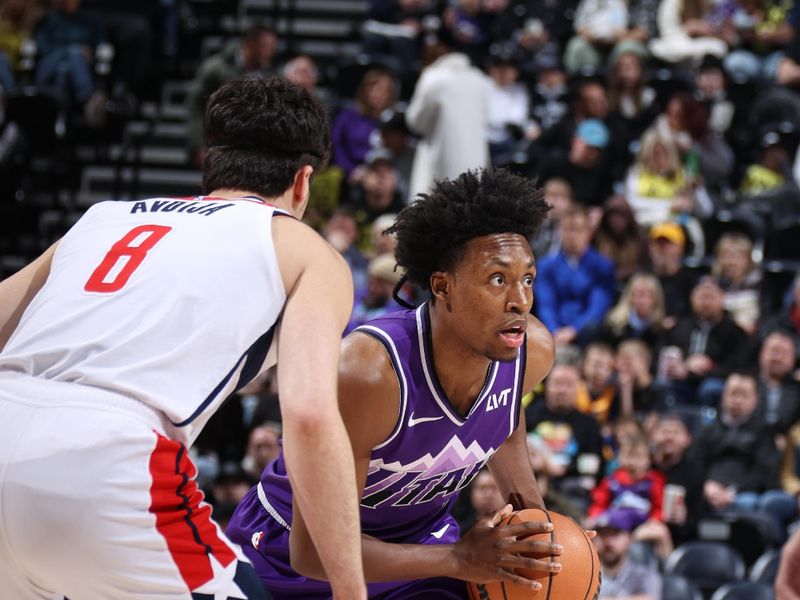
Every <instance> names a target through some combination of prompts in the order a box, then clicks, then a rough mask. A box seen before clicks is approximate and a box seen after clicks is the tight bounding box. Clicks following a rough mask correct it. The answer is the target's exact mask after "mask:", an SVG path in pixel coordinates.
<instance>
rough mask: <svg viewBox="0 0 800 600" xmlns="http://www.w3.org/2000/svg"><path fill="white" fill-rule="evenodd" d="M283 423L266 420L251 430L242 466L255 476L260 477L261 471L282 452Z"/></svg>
mask: <svg viewBox="0 0 800 600" xmlns="http://www.w3.org/2000/svg"><path fill="white" fill-rule="evenodd" d="M280 439H281V425H280V423H274V422H266V423H263V424H261V425H257V426H256V427H254V428H253V429H252V430H251V431H250V437H249V438H248V440H247V450H246V452H245V455H244V459H243V460H242V468H243V469H244V470H245V471H246V472H247V473H248V474H249V475H250V476H251V477H253V478H255V479H259V478H260V477H261V472H262V471H263V470H264V468H265V467H266V466H267V465H268V464H269V463H271V462H272V461H273V460H275V459H276V458H278V455H279V454H280V451H281V447H280Z"/></svg>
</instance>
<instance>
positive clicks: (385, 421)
mask: <svg viewBox="0 0 800 600" xmlns="http://www.w3.org/2000/svg"><path fill="white" fill-rule="evenodd" d="M339 402H340V406H341V411H342V417H343V418H344V421H345V425H346V427H347V430H348V433H349V435H350V440H351V443H352V446H353V452H354V456H355V464H356V479H357V482H358V489H359V491H360V492H363V489H364V485H365V482H366V480H367V471H368V469H369V462H370V457H371V455H372V449H373V448H374V447H375V446H377V445H378V444H380V443H381V442H383V441H385V440H386V439H387V438H388V437H389V435H391V432H392V430H393V429H394V427H395V424H396V423H397V419H398V412H399V407H400V387H399V384H398V381H397V376H396V374H395V372H394V369H393V368H392V366H391V363H390V360H389V357H388V355H387V353H386V351H385V350H384V348H383V346H382V345H381V344H380V343H379V342H377V341H376V340H374V339H373V338H371V337H368V336H367V335H365V334H363V333H359V332H354V333H351V334H350V335H349V336H348V337H347V339H346V340H345V341H344V343H343V347H342V356H341V361H340V368H339ZM294 508H295V513H294V515H293V519H292V533H291V548H290V552H289V555H290V556H291V560H292V567H293V568H294V569H295V570H296V571H298V572H299V573H300V574H302V575H305V576H306V577H311V578H313V579H325V572H324V570H323V569H322V565H321V564H320V563H319V559H318V558H317V556H316V552H315V550H314V547H313V544H312V543H311V540H310V537H309V536H308V535H307V533H306V531H305V524H304V516H305V515H304V513H302V508H300V511H301V513H298V512H297V508H298V507H297V505H295V507H294ZM542 531H545V524H544V523H542V524H537V523H523V524H520V525H514V526H510V527H506V528H494V527H492V526H491V524H490V523H489V521H488V520H484V521H481V522H480V523H478V524H477V525H476V526H475V527H474V528H473V529H472V530H470V532H469V533H468V534H467V535H466V536H464V537H463V538H462V539H461V540H459V541H458V542H456V543H455V544H437V545H422V544H391V543H387V542H383V541H381V540H379V539H377V538H374V537H371V536H368V535H364V534H362V548H363V556H364V572H365V575H366V578H367V581H370V582H377V581H401V580H406V579H423V578H429V577H453V578H456V579H464V580H472V581H476V582H479V583H480V582H486V581H497V580H501V579H502V580H506V581H515V582H517V583H519V584H521V585H526V586H528V587H530V588H531V589H538V587H539V585H538V582H533V581H530V580H527V579H524V578H522V577H520V576H518V575H516V573H513V572H511V571H509V570H506V569H513V568H514V567H522V566H526V567H527V568H534V569H538V570H542V571H548V570H551V569H552V567H551V564H550V563H549V562H546V561H535V560H533V559H529V558H524V557H520V556H518V555H517V554H518V553H520V552H524V551H529V550H530V547H529V545H528V542H524V541H523V542H517V541H516V537H518V536H522V535H526V534H528V533H537V532H542ZM537 543H538V542H537Z"/></svg>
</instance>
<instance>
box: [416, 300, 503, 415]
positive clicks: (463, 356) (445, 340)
mask: <svg viewBox="0 0 800 600" xmlns="http://www.w3.org/2000/svg"><path fill="white" fill-rule="evenodd" d="M430 317H431V347H432V349H433V363H434V365H435V368H436V375H437V377H438V378H439V383H440V384H441V386H442V389H443V390H444V392H445V394H447V398H448V399H449V400H450V403H451V404H452V405H453V407H454V408H455V409H456V410H457V411H458V412H459V413H460V414H462V415H465V414H467V413H468V412H469V410H470V409H471V408H472V405H473V404H474V402H475V400H476V399H477V397H478V394H479V393H480V391H481V390H482V389H483V386H484V383H485V382H486V373H487V371H488V369H489V366H490V365H491V363H492V361H491V360H489V359H488V358H487V357H486V356H483V355H481V354H478V353H476V352H475V351H474V350H473V349H472V348H470V347H468V346H467V345H465V344H464V343H463V342H462V341H461V340H460V339H459V338H458V337H457V336H455V335H452V333H451V332H452V327H450V326H449V325H448V324H447V322H446V317H444V316H443V315H441V314H440V312H439V311H437V307H436V305H431V307H430Z"/></svg>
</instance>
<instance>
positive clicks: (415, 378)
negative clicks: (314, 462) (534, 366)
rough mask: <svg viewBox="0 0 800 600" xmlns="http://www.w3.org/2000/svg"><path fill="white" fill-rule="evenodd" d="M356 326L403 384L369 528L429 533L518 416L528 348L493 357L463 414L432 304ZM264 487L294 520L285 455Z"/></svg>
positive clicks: (382, 448)
mask: <svg viewBox="0 0 800 600" xmlns="http://www.w3.org/2000/svg"><path fill="white" fill-rule="evenodd" d="M355 331H357V332H360V333H362V334H366V335H369V336H372V337H374V338H375V339H376V340H378V341H379V342H380V343H381V344H382V345H383V346H384V348H385V349H386V352H387V353H388V354H389V358H390V359H391V362H392V366H393V367H394V370H395V372H396V374H397V378H398V381H399V383H400V409H399V413H398V416H397V423H396V424H395V427H394V430H393V431H392V433H391V435H390V436H389V438H388V439H387V440H385V441H384V442H383V443H381V444H379V445H377V446H376V447H375V448H373V450H372V458H371V460H370V464H369V472H368V475H367V481H366V485H365V488H364V495H363V498H362V499H361V526H362V528H363V530H364V532H365V533H368V534H370V535H373V536H375V537H378V538H380V539H382V540H384V541H387V542H400V541H405V540H409V539H411V538H414V537H416V536H417V535H418V534H421V533H427V532H428V528H429V527H430V526H431V525H433V524H434V523H435V522H437V521H438V520H439V519H440V518H441V517H442V515H444V514H445V513H447V512H448V510H449V508H450V505H451V504H452V502H453V501H454V500H455V498H456V496H457V492H458V491H459V490H461V489H462V488H464V487H465V486H467V485H468V484H469V482H470V481H472V478H473V477H474V476H475V475H476V474H477V473H478V471H480V469H481V467H483V466H484V465H485V464H486V462H487V461H488V460H489V459H490V458H491V456H492V454H494V453H495V451H496V450H497V449H498V448H499V447H500V445H501V444H502V443H503V442H504V441H505V440H506V438H508V436H509V435H511V433H512V432H513V431H514V429H516V427H517V423H518V421H519V406H520V395H521V389H522V379H523V377H524V375H525V351H524V348H525V345H524V344H523V346H522V351H521V352H519V353H518V355H517V359H516V360H514V361H511V362H500V361H494V362H492V363H491V365H490V367H489V369H488V371H487V373H486V382H485V383H484V386H483V389H482V390H481V392H480V394H479V395H478V398H477V400H476V401H475V404H474V405H473V406H472V408H471V409H470V411H469V413H468V414H467V415H466V416H463V417H462V416H461V415H460V414H458V412H457V411H456V410H455V409H454V408H453V405H452V404H451V403H450V401H449V400H448V399H447V396H446V395H445V393H444V391H443V390H442V387H441V385H440V384H439V379H438V377H437V376H436V370H435V369H434V367H433V356H432V352H431V324H430V316H429V312H428V305H427V304H423V305H422V306H420V307H419V308H417V309H416V310H414V311H410V310H406V311H401V312H396V313H391V314H388V315H385V316H383V317H380V318H377V319H375V320H373V321H370V322H369V323H368V324H366V325H362V326H361V327H359V328H357V329H356V330H355ZM261 485H262V487H263V489H264V493H265V494H266V496H267V498H268V500H269V502H270V504H271V505H272V506H273V507H274V508H275V510H276V511H277V512H278V514H279V515H280V516H281V517H282V518H283V519H284V520H285V521H286V523H290V522H291V505H292V504H291V488H290V487H289V479H288V477H286V467H285V464H284V462H283V455H282V454H281V456H280V457H279V458H278V459H277V461H275V462H274V463H272V464H271V465H269V466H268V467H267V468H266V469H265V470H264V473H263V475H262V477H261Z"/></svg>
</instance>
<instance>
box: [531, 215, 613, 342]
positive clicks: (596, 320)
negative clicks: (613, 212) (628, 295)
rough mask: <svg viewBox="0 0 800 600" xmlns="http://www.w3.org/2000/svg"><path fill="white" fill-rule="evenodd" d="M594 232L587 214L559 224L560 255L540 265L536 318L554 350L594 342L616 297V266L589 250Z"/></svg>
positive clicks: (549, 258)
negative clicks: (551, 334)
mask: <svg viewBox="0 0 800 600" xmlns="http://www.w3.org/2000/svg"><path fill="white" fill-rule="evenodd" d="M591 235H592V231H591V225H590V223H589V216H588V214H587V213H586V211H585V210H583V209H579V208H575V209H572V210H570V211H569V212H568V213H566V214H565V215H564V216H563V217H562V218H561V250H560V251H559V252H557V253H556V254H550V255H548V256H545V257H544V258H542V259H541V260H540V262H539V273H538V277H537V279H536V284H535V286H536V312H537V314H538V315H539V318H540V319H541V320H542V322H543V323H544V324H545V325H546V326H547V328H548V329H549V330H550V331H551V332H552V333H553V337H554V338H555V341H556V344H559V345H561V344H569V343H572V342H573V341H574V342H577V343H579V344H581V343H583V344H585V343H587V342H589V341H591V340H590V339H589V338H590V337H591V336H592V335H593V334H594V333H596V329H597V327H599V325H600V324H601V323H602V321H603V318H604V317H605V314H606V312H607V311H608V309H609V308H610V307H611V301H612V298H613V294H614V265H613V263H612V262H611V261H610V260H608V259H607V258H606V257H604V256H603V255H602V254H600V253H599V252H597V251H596V250H594V249H593V248H591V247H590V246H589V240H590V239H591Z"/></svg>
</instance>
